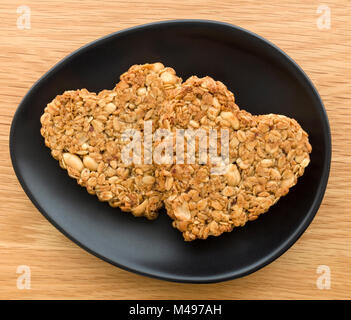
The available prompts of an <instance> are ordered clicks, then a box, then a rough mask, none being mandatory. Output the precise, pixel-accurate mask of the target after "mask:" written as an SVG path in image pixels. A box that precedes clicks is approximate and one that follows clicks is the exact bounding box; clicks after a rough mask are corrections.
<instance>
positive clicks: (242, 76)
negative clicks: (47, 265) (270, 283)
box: [10, 20, 331, 283]
mask: <svg viewBox="0 0 351 320" xmlns="http://www.w3.org/2000/svg"><path fill="white" fill-rule="evenodd" d="M156 61H161V62H163V63H164V64H165V65H166V66H171V67H174V68H175V69H176V71H177V74H178V75H179V76H181V77H182V78H183V79H184V80H185V79H187V77H189V76H191V75H197V76H200V77H201V76H205V75H209V76H211V77H213V78H214V79H217V80H220V81H222V82H224V83H225V84H226V85H227V86H228V88H229V89H230V90H231V91H233V92H234V94H235V96H236V101H237V103H238V105H239V106H240V107H241V108H242V109H246V110H247V111H249V112H251V113H253V114H265V113H280V114H284V115H286V116H289V117H293V118H295V119H296V120H297V121H298V122H299V123H300V124H301V125H302V127H303V128H304V129H305V130H306V131H307V132H308V133H309V135H310V142H311V144H312V147H313V152H312V156H311V163H310V165H309V167H307V169H306V173H305V175H304V176H303V177H302V178H301V179H299V182H298V184H297V185H296V186H295V187H294V188H293V189H292V190H291V191H290V193H289V194H288V195H287V196H286V197H283V198H282V199H281V200H280V201H279V202H278V203H277V204H276V205H275V206H273V207H272V208H271V209H270V210H269V212H268V213H266V214H264V215H263V216H261V217H260V218H259V219H258V220H256V221H254V222H250V223H248V224H247V225H246V226H245V227H244V228H237V229H235V230H234V231H233V232H231V233H227V234H224V235H222V236H221V237H218V238H215V237H211V238H209V239H208V240H206V241H201V240H197V241H194V242H190V243H189V242H184V241H183V239H182V236H181V233H180V232H178V231H177V230H175V229H173V228H172V226H171V220H170V218H168V216H167V215H166V214H165V212H161V214H160V217H159V218H158V219H157V220H156V221H153V222H150V221H147V220H146V219H142V218H139V219H136V218H134V217H132V215H131V214H128V213H127V214H125V213H121V212H120V211H119V210H118V209H113V208H111V207H109V206H108V205H107V204H106V203H101V202H99V201H98V200H97V198H96V197H93V196H91V195H89V194H88V193H87V192H86V191H85V189H83V188H81V187H80V186H78V185H77V184H76V182H75V180H73V179H71V178H69V177H68V175H67V174H66V171H64V170H62V169H61V168H60V167H59V165H58V163H57V161H56V160H54V159H53V158H52V157H51V156H50V152H49V149H48V148H46V147H45V145H44V141H43V138H42V137H41V135H40V132H39V130H40V122H39V119H40V116H41V114H42V112H43V109H44V107H45V106H46V104H47V103H48V102H49V101H51V100H52V99H53V98H54V97H55V96H56V95H57V94H60V93H62V92H63V91H65V90H69V89H77V88H87V89H88V90H90V91H95V92H98V91H100V90H102V89H106V88H113V87H114V85H115V84H116V83H117V82H118V81H119V75H120V74H121V73H123V72H124V71H126V70H127V69H128V68H129V66H131V65H133V64H143V63H146V62H156ZM10 151H11V158H12V163H13V167H14V169H15V172H16V175H17V177H18V179H19V181H20V183H21V185H22V187H23V189H24V190H25V192H26V193H27V195H28V197H29V198H30V199H31V200H32V202H33V203H34V204H35V206H36V207H37V208H38V209H39V210H40V212H41V213H42V214H43V215H44V216H45V217H46V218H47V219H48V220H49V221H50V222H51V223H52V224H53V225H54V226H55V227H57V228H58V229H59V230H60V231H61V232H63V233H64V234H65V235H66V236H67V237H69V238H70V239H71V240H73V241H74V242H76V243H77V244H78V245H80V246H81V247H83V248H84V249H86V250H87V251H89V252H91V253H93V254H94V255H96V256H98V257H100V258H102V259H104V260H106V261H108V262H110V263H112V264H114V265H116V266H118V267H121V268H123V269H126V270H130V271H133V272H137V273H140V274H143V275H147V276H152V277H156V278H161V279H166V280H172V281H180V282H193V283H203V282H205V283H206V282H217V281H223V280H228V279H232V278H237V277H241V276H244V275H247V274H249V273H251V272H254V271H255V270H258V269H259V268H262V267H263V266H265V265H267V264H268V263H270V262H272V261H273V260H274V259H276V258H277V257H279V256H280V255H281V254H282V253H283V252H285V251H286V250H287V249H288V248H289V247H290V246H291V245H292V244H293V243H294V242H295V241H296V240H297V239H298V238H299V237H300V236H301V234H302V233H303V232H304V230H305V229H306V228H307V227H308V225H309V224H310V222H311V221H312V219H313V217H314V215H315V213H316V212H317V210H318V208H319V205H320V203H321V201H322V198H323V195H324V191H325V188H326V185H327V180H328V175H329V167H330V158H331V138H330V130H329V124H328V118H327V115H326V112H325V109H324V107H323V104H322V101H321V99H320V97H319V95H318V93H317V91H316V89H315V88H314V87H313V85H312V83H311V81H310V80H309V79H308V78H307V76H306V75H305V74H304V72H303V71H302V70H301V69H300V68H299V67H298V66H297V65H296V63H295V62H294V61H292V60H291V59H290V58H289V57H288V56H287V55H286V54H284V53H283V52H282V51H281V50H280V49H278V48H277V47H275V46H274V45H272V44H271V43H269V42H268V41H266V40H264V39H263V38H261V37H259V36H257V35H255V34H253V33H251V32H248V31H246V30H243V29H241V28H238V27H235V26H233V25H229V24H225V23H220V22H215V21H200V20H178V21H166V22H159V23H152V24H147V25H143V26H138V27H135V28H131V29H127V30H124V31H120V32H117V33H114V34H111V35H109V36H106V37H104V38H102V39H99V40H97V41H95V42H93V43H91V44H89V45H87V46H85V47H83V48H81V49H79V50H77V51H76V52H74V53H72V54H71V55H69V56H68V57H66V58H65V59H64V60H62V61H61V62H59V63H58V64H57V65H56V66H55V67H54V68H52V69H51V70H50V71H49V72H48V73H46V74H45V75H44V76H43V77H42V78H41V79H40V80H39V81H38V82H37V83H36V84H35V85H34V86H33V87H32V88H31V89H30V91H29V92H28V94H27V95H26V96H25V97H24V99H23V101H22V102H21V104H20V106H19V108H18V110H17V112H16V114H15V116H14V119H13V122H12V127H11V133H10ZM18 223H20V221H19V222H18Z"/></svg>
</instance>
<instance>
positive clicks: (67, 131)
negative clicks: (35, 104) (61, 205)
mask: <svg viewBox="0 0 351 320" xmlns="http://www.w3.org/2000/svg"><path fill="white" fill-rule="evenodd" d="M180 83H181V79H180V78H179V77H177V76H176V74H175V71H174V70H173V69H171V68H165V67H164V66H163V64H161V63H155V64H145V65H135V66H132V67H131V68H130V69H129V70H128V71H127V72H126V73H124V74H123V75H122V76H121V77H120V82H119V83H118V84H117V85H116V87H115V88H114V89H113V90H104V91H102V92H100V93H99V94H95V93H90V92H88V91H87V90H86V89H83V90H77V91H66V92H65V93H64V94H62V95H59V96H57V97H56V98H55V99H54V100H53V101H52V102H51V103H49V104H48V105H47V107H46V108H45V111H44V114H43V115H42V117H41V123H42V128H41V134H42V136H43V137H44V138H45V144H46V145H47V146H48V147H49V148H50V149H51V154H52V156H53V157H54V158H55V159H57V160H58V161H59V163H60V165H61V167H62V168H64V169H67V171H68V174H69V175H70V176H71V177H73V178H75V179H77V182H78V183H79V184H80V185H82V186H84V187H86V188H87V190H88V192H89V193H91V194H96V195H97V196H98V198H99V200H101V201H108V202H109V204H110V205H111V206H113V207H117V206H118V207H120V208H121V209H122V210H124V211H131V212H132V213H133V215H135V216H145V217H147V218H148V219H154V218H156V216H157V209H159V208H160V207H161V206H162V199H161V194H160V192H159V191H158V190H156V189H155V188H154V184H155V175H154V171H155V168H154V165H153V164H152V163H151V164H143V163H144V162H143V158H141V163H140V164H135V163H134V164H133V163H132V164H130V165H129V164H126V163H125V162H124V161H122V158H121V152H122V148H123V146H124V145H125V144H126V143H127V141H126V140H125V139H124V136H123V133H124V132H125V130H127V129H129V130H136V131H139V132H140V138H141V139H143V128H144V121H147V120H152V121H153V124H154V125H155V124H157V120H158V117H159V114H160V109H161V108H162V105H163V104H164V102H165V101H166V100H168V99H169V97H171V96H172V92H173V91H174V89H175V88H176V87H178V86H179V85H180ZM152 130H155V127H153V129H152Z"/></svg>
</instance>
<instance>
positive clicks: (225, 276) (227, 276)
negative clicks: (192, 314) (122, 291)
mask: <svg viewBox="0 0 351 320" xmlns="http://www.w3.org/2000/svg"><path fill="white" fill-rule="evenodd" d="M172 24H173V25H176V24H199V25H200V24H203V25H214V26H215V25H219V26H222V27H227V28H232V29H235V30H236V31H238V32H240V33H244V34H246V36H250V37H254V38H256V39H257V40H258V41H259V42H260V43H262V44H263V45H266V46H268V47H269V48H270V49H271V50H273V51H276V53H278V54H280V55H281V56H282V58H283V59H285V60H286V62H288V63H289V64H290V65H292V66H293V67H294V69H295V70H296V71H297V72H298V73H300V74H301V75H302V76H303V78H304V79H305V81H306V83H307V85H308V86H309V88H310V90H311V92H312V93H313V95H314V97H315V98H316V99H317V101H318V103H319V105H320V107H321V108H320V111H321V115H322V120H323V126H324V128H323V129H324V130H323V132H324V140H325V143H326V153H325V157H324V165H323V168H322V177H321V183H320V184H319V186H318V189H317V195H316V197H315V198H314V200H313V203H312V205H311V207H310V209H309V211H308V212H307V214H306V216H305V218H304V219H303V220H302V222H301V223H300V225H299V227H298V228H296V229H295V231H294V232H293V233H292V235H291V236H290V237H289V238H288V239H287V240H286V241H284V242H283V243H282V244H281V245H280V246H279V247H278V248H277V249H276V250H275V251H273V252H271V253H270V254H269V255H267V256H265V257H264V258H262V259H261V260H259V261H257V262H256V263H255V264H254V265H251V266H250V267H248V268H246V269H240V270H239V271H232V272H227V273H219V274H215V275H210V276H201V277H193V276H191V277H189V276H179V275H171V274H168V273H167V275H164V274H160V272H158V271H156V272H150V271H143V270H142V268H140V269H137V268H133V267H129V266H128V265H124V264H120V263H118V262H116V261H113V260H111V259H109V258H108V257H105V256H103V255H102V254H100V253H98V252H96V251H94V250H92V249H90V248H89V247H87V246H86V245H85V244H83V243H81V242H80V241H79V240H77V239H76V238H75V237H73V236H72V235H70V234H69V233H68V232H66V231H65V230H64V229H63V228H62V227H61V226H60V225H59V224H57V223H56V222H55V221H54V220H53V219H52V218H51V217H50V216H49V215H48V214H47V213H46V211H45V210H44V209H43V208H42V206H41V205H40V204H39V203H38V201H37V200H36V198H35V196H34V194H33V193H32V192H31V190H30V188H29V187H28V186H27V183H26V182H25V181H24V179H23V176H22V174H21V169H20V168H19V166H18V163H17V159H16V156H15V152H14V148H15V147H14V144H15V140H14V139H15V138H14V135H15V130H16V122H17V118H18V117H19V114H20V112H21V111H22V109H23V108H24V105H25V104H26V101H27V100H29V99H30V96H31V94H32V92H33V91H34V90H35V89H36V87H37V86H38V85H39V84H40V83H41V82H42V81H44V80H45V79H46V78H48V77H49V76H50V75H51V74H52V73H53V72H54V71H56V70H57V69H58V68H60V67H63V66H64V65H65V64H67V63H69V62H70V60H71V59H73V58H74V57H75V56H76V55H77V54H80V53H83V52H84V51H85V50H88V49H90V48H92V47H94V46H96V45H99V44H101V43H102V42H104V41H107V40H109V39H110V38H113V37H118V36H121V35H126V34H128V33H130V32H134V31H138V30H141V29H144V28H150V27H157V26H162V25H172ZM9 149H10V158H11V162H12V166H13V169H14V171H15V174H16V176H17V179H18V180H19V182H20V185H21V187H22V188H23V190H24V192H25V193H26V195H27V196H28V198H29V199H30V200H31V202H32V203H33V204H34V205H35V207H36V208H37V209H38V211H39V212H40V213H41V214H42V215H43V216H44V217H45V218H46V219H47V220H48V221H49V222H50V223H51V224H52V225H53V226H54V227H55V228H56V229H57V230H58V231H60V232H61V233H62V234H63V235H65V236H66V237H67V238H68V239H69V240H71V241H73V242H74V243H75V244H77V245H78V246H79V247H81V248H82V249H84V250H85V251H87V252H89V253H90V254H92V255H94V256H96V257H97V258H99V259H101V260H103V261H106V262H108V263H110V264H112V265H114V266H116V267H119V268H121V269H123V270H126V271H129V272H133V273H136V274H139V275H143V276H147V277H151V278H155V279H160V280H166V281H171V282H180V283H193V284H198V283H216V282H222V281H228V280H232V279H236V278H241V277H244V276H247V275H249V274H251V273H254V272H256V271H257V270H259V269H262V268H263V267H265V266H267V265H268V264H270V263H272V262H273V261H274V260H276V259H278V258H279V257H280V256H281V255H282V254H283V253H285V252H286V251H287V250H289V249H290V248H291V247H292V245H294V244H295V243H296V242H297V240H298V239H299V238H300V237H301V236H302V234H303V233H304V232H305V230H306V229H307V228H308V227H309V225H310V224H311V222H312V220H313V219H314V217H315V215H316V213H317V211H318V209H319V207H320V205H321V203H322V200H323V197H324V194H325V190H326V187H327V184H328V179H329V175H330V165H331V157H332V140H331V131H330V125H329V119H328V115H327V112H326V109H325V107H324V104H323V101H322V99H321V97H320V95H319V93H318V91H317V89H316V88H315V86H314V85H313V82H312V81H311V79H310V78H309V77H308V76H307V74H306V73H305V72H304V71H303V70H302V68H301V67H300V66H299V65H298V64H297V63H296V62H295V61H294V60H293V59H292V58H291V57H290V56H288V55H287V54H286V53H285V52H284V51H283V50H282V49H280V48H279V47H277V46H276V45H275V44H273V43H271V42H270V41H269V40H267V39H265V38H264V37H262V36H260V35H258V34H256V33H254V32H252V31H249V30H246V29H244V28H242V27H239V26H236V25H233V24H230V23H226V22H221V21H216V20H207V19H176V20H163V21H156V22H151V23H145V24H141V25H137V26H133V27H129V28H126V29H122V30H119V31H116V32H113V33H110V34H108V35H106V36H103V37H100V38H98V39H96V40H94V41H91V42H89V43H87V44H85V45H83V46H81V47H80V48H78V49H76V50H75V51H73V52H72V53H70V54H68V55H67V56H65V57H64V58H63V59H61V60H60V61H58V62H57V63H55V64H54V65H53V66H52V67H51V68H50V69H49V70H48V71H47V72H46V73H45V74H44V75H43V76H41V77H40V78H39V79H38V80H37V81H36V82H35V83H34V84H33V85H32V86H31V88H30V89H29V90H28V92H27V93H26V94H25V96H24V97H23V98H22V100H21V102H20V103H19V105H18V107H17V109H16V111H15V113H14V116H13V118H12V122H11V128H10V135H9Z"/></svg>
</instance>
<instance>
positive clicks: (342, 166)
mask: <svg viewBox="0 0 351 320" xmlns="http://www.w3.org/2000/svg"><path fill="white" fill-rule="evenodd" d="M22 5H25V6H27V7H28V8H29V9H30V29H26V28H24V29H23V26H24V27H26V25H25V24H23V23H21V21H22V22H23V21H24V20H21V19H19V21H18V23H17V20H18V17H19V16H20V15H21V12H20V11H17V9H18V7H19V6H22ZM321 5H326V6H327V7H323V6H322V7H320V6H321ZM350 9H351V2H350V1H348V0H340V1H331V0H325V1H323V2H319V1H303V0H293V1H280V0H279V1H278V0H276V1H273V0H271V1H242V0H236V1H234V0H232V1H222V0H203V1H200V0H195V1H187V0H177V1H171V0H153V1H144V0H142V1H141V0H128V1H126V0H117V1H106V0H105V1H92V0H89V1H65V0H60V1H59V0H52V1H50V0H49V1H32V0H20V1H17V0H12V1H9V0H3V1H1V3H0V37H1V43H0V48H1V50H0V111H1V112H0V298H1V299H16V298H20V299H35V298H37V299H38V298H39V299H50V298H58V299H62V298H69V299H278V298H280V299H326V298H332V299H340V298H350V295H351V277H350V271H351V230H350V227H351V212H350V207H351V176H350V172H351V169H350V167H351V139H350V137H349V134H350V133H351V121H350V120H351V106H350V98H351V57H350V48H351V10H350ZM18 10H20V9H18ZM329 10H330V11H329ZM328 12H330V18H331V24H330V28H328V24H327V22H328V21H327V20H325V19H327V18H328ZM22 13H23V12H22ZM180 18H188V19H191V18H201V19H215V20H221V21H224V22H229V23H232V24H236V25H239V26H241V27H243V28H246V29H248V30H251V31H253V32H255V33H258V34H260V35H262V36H263V37H265V38H267V39H269V40H270V41H272V42H273V43H274V44H276V45H277V46H279V47H280V48H281V49H283V50H284V51H285V52H286V53H287V54H288V55H290V56H291V57H292V58H293V59H294V60H295V61H296V62H297V63H298V64H299V65H300V66H301V67H302V68H303V69H304V71H305V72H306V73H307V74H308V76H309V77H310V78H311V79H312V81H313V82H314V84H315V86H316V87H317V89H318V91H319V93H320V95H321V97H322V99H323V101H324V103H325V106H326V109H327V112H328V116H329V120H330V125H331V131H332V139H333V159H332V166H331V172H330V178H329V184H328V187H327V191H326V194H325V197H324V200H323V203H322V206H321V207H320V209H319V211H318V213H317V216H316V218H315V219H314V220H313V223H312V224H311V225H310V227H309V228H308V229H307V231H306V232H305V233H304V234H303V236H302V237H301V238H300V239H299V240H298V241H297V243H296V244H295V245H294V246H293V247H292V248H291V249H290V250H289V251H288V252H286V253H285V254H284V255H283V256H281V257H280V258H279V259H277V260H276V261H274V262H273V263H272V264H270V265H269V266H267V267H265V268H263V269H261V270H259V271H258V272H256V273H254V274H251V275H249V276H246V277H244V278H241V279H236V280H232V281H228V282H224V283H218V284H209V285H193V284H178V283H169V282H166V281H161V280H155V279H150V278H146V277H143V276H140V275H135V274H133V273H130V272H127V271H124V270H121V269H118V268H116V267H113V266H112V265H110V264H108V263H106V262H104V261H101V260H99V259H98V258H96V257H95V256H93V255H91V254H89V253H87V252H85V251H84V250H82V249H81V248H79V247H78V246H77V245H75V244H74V243H73V242H71V241H70V240H68V239H67V238H66V237H65V236H63V235H62V234H61V233H60V232H59V231H58V230H56V229H55V228H54V227H53V226H52V225H51V224H50V223H49V222H48V221H47V220H46V219H45V218H44V217H43V216H42V215H41V214H40V213H39V211H38V210H37V209H36V208H35V207H34V205H33V204H32V203H31V202H30V200H29V199H28V198H27V196H26V195H25V193H24V192H23V190H22V188H21V186H20V184H19V182H18V181H17V178H16V176H15V174H14V171H13V169H12V166H11V161H10V156H9V151H8V149H9V147H8V140H9V138H8V136H9V130H10V124H11V120H12V117H13V114H14V112H15V110H16V108H17V106H18V104H19V102H20V101H21V99H22V98H23V96H24V94H25V93H26V92H27V91H28V90H29V88H30V87H31V86H32V84H33V83H34V82H35V81H36V80H37V79H38V78H39V77H40V76H41V75H42V74H43V73H45V72H46V71H47V70H48V69H49V68H51V67H52V66H53V65H54V64H55V63H57V62H58V61H60V60H61V59H62V58H64V57H65V56H66V55H67V54H69V53H71V52H72V51H73V50H76V49H77V48H79V47H81V46H82V45H84V44H86V43H88V42H91V41H93V40H95V39H97V38H100V37H102V36H104V35H106V34H109V33H112V32H114V31H117V30H121V29H124V28H127V27H131V26H135V25H138V24H143V23H148V22H152V21H159V20H167V19H180ZM324 18H325V19H324ZM318 19H319V20H318ZM323 19H324V20H323ZM27 26H28V27H29V25H27ZM324 27H325V28H324ZM23 265H25V266H28V267H29V268H30V271H31V282H30V289H20V288H21V286H19V287H18V286H17V279H18V277H19V276H20V274H17V273H16V272H17V271H20V269H18V268H21V267H20V266H23ZM319 266H327V268H328V270H330V284H331V286H330V289H328V288H324V289H320V288H318V286H317V279H318V277H319V276H321V275H326V273H322V274H318V273H317V270H318V267H319ZM321 268H326V267H321ZM323 270H324V269H323ZM323 272H324V271H323Z"/></svg>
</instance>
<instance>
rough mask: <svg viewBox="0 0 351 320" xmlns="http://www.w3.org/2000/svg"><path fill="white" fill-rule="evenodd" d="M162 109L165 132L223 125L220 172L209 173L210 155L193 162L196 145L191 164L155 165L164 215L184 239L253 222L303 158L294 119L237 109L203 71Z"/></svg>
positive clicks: (302, 136) (283, 190)
mask: <svg viewBox="0 0 351 320" xmlns="http://www.w3.org/2000/svg"><path fill="white" fill-rule="evenodd" d="M166 110H167V111H166V112H165V113H163V114H162V115H161V117H160V127H164V128H169V129H170V130H171V131H172V132H175V131H176V130H177V129H187V128H191V127H192V128H203V129H204V130H205V131H207V132H208V131H209V130H210V129H215V130H220V129H223V128H227V129H228V131H229V133H228V135H229V164H228V166H227V167H226V170H225V171H224V172H223V174H213V173H212V171H211V169H213V167H214V166H216V165H217V164H216V163H213V162H211V161H210V160H208V162H207V163H204V164H199V163H198V161H199V146H200V145H201V144H199V143H197V144H196V161H195V164H186V163H185V164H176V163H175V162H173V163H172V164H170V165H160V166H158V168H157V170H156V179H157V186H158V188H159V190H161V191H162V192H164V201H165V206H166V208H167V213H168V215H169V216H170V217H171V218H172V219H173V220H174V221H173V226H174V227H175V228H177V229H179V230H180V231H181V232H182V233H183V236H184V239H185V240H187V241H191V240H194V239H206V238H207V237H208V236H209V235H213V236H219V235H220V234H222V233H223V232H229V231H231V230H232V229H233V228H234V227H238V226H243V225H245V223H246V222H247V221H249V220H255V219H256V218H257V217H258V215H260V214H261V213H264V212H266V211H267V210H268V209H269V207H271V206H272V205H273V204H274V203H276V202H277V201H278V200H279V198H280V197H281V196H283V195H285V194H287V193H288V191H289V188H290V187H292V186H293V185H295V184H296V182H297V178H298V177H299V176H301V175H302V174H303V173H304V169H305V167H306V166H307V165H308V163H309V161H310V159H309V153H310V152H311V145H310V144H309V142H308V136H307V134H306V132H305V131H303V130H302V128H301V127H300V125H299V124H298V123H297V122H296V121H295V120H293V119H289V118H287V117H285V116H280V115H273V114H271V115H263V116H253V115H251V114H250V113H248V112H246V111H243V110H239V109H238V107H237V106H236V105H235V104H234V98H233V96H232V94H231V93H228V92H227V89H226V88H225V87H224V85H222V84H220V83H219V82H216V81H214V80H212V79H210V78H209V77H206V78H202V79H198V78H196V77H192V78H190V79H189V80H187V81H186V82H184V83H183V85H182V86H181V88H180V89H178V90H177V93H176V97H175V98H174V99H173V100H171V101H170V102H169V103H168V105H167V106H166ZM218 142H219V140H218ZM174 153H176V150H175V149H174ZM218 154H219V150H218Z"/></svg>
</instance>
